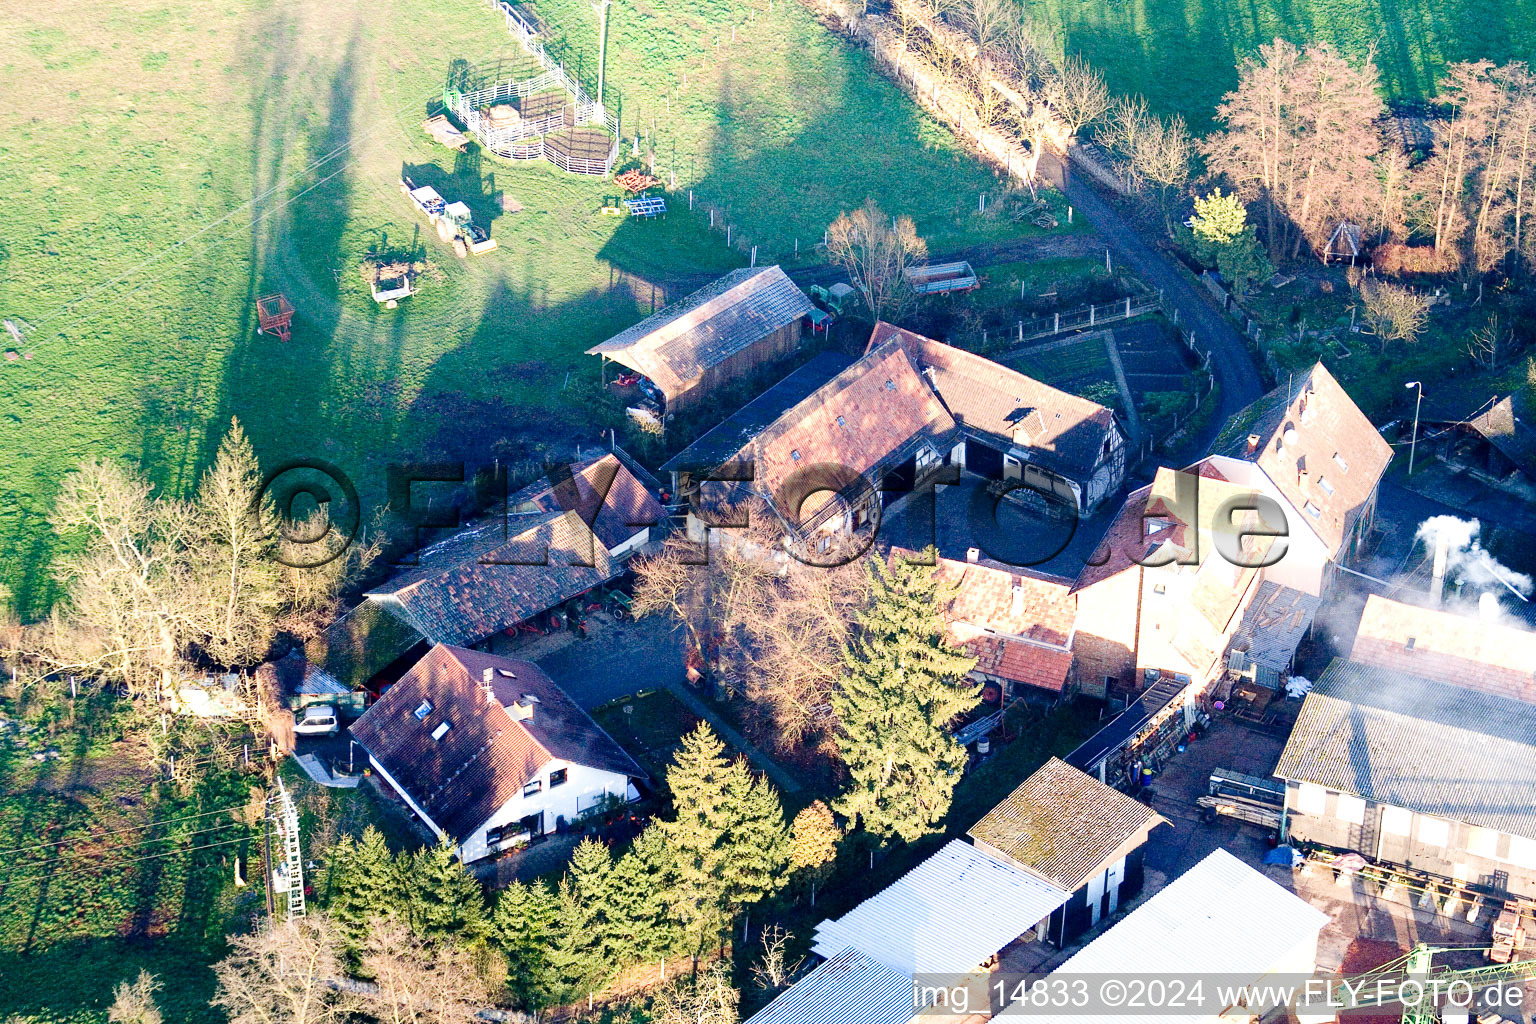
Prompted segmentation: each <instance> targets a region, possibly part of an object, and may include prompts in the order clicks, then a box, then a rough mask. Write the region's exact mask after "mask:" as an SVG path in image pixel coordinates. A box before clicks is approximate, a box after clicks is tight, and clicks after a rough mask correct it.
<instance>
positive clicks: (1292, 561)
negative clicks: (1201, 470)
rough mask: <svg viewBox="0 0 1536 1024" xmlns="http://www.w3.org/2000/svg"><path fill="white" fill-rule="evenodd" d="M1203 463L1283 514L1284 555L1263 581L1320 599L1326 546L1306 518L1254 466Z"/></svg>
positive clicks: (1226, 460) (1216, 459) (1215, 459)
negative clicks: (1262, 496) (1285, 533)
mask: <svg viewBox="0 0 1536 1024" xmlns="http://www.w3.org/2000/svg"><path fill="white" fill-rule="evenodd" d="M1206 461H1207V462H1208V463H1210V465H1212V466H1213V467H1215V468H1216V469H1217V470H1218V471H1219V472H1220V473H1221V475H1222V476H1224V477H1226V478H1227V479H1228V480H1230V481H1232V482H1233V483H1235V484H1238V485H1240V486H1243V487H1252V488H1253V489H1254V490H1256V491H1258V492H1259V493H1260V494H1263V495H1264V496H1265V497H1266V498H1270V499H1271V500H1273V501H1275V502H1276V503H1277V504H1279V506H1280V508H1281V509H1282V510H1283V511H1284V512H1285V522H1286V527H1287V529H1288V531H1289V536H1288V537H1287V538H1286V550H1285V555H1284V556H1283V557H1282V558H1281V559H1280V560H1279V561H1278V562H1276V563H1275V564H1274V565H1271V566H1267V567H1265V569H1264V579H1266V580H1268V581H1269V582H1271V583H1276V584H1279V585H1280V586H1282V587H1290V588H1291V589H1293V590H1299V591H1301V592H1302V593H1304V594H1311V595H1312V596H1313V597H1319V596H1321V595H1322V592H1323V586H1324V585H1325V583H1326V582H1327V573H1328V563H1329V561H1330V559H1329V555H1328V546H1327V545H1326V544H1324V543H1323V540H1322V538H1321V537H1319V536H1318V535H1317V531H1316V530H1315V529H1313V527H1312V521H1311V520H1310V519H1309V518H1308V517H1307V514H1306V513H1305V512H1303V511H1302V510H1301V509H1299V508H1296V507H1295V506H1294V505H1292V504H1291V503H1290V502H1289V501H1288V500H1286V497H1285V495H1284V494H1281V493H1280V489H1279V488H1278V487H1276V486H1275V482H1274V481H1273V480H1271V479H1270V478H1269V476H1268V474H1266V473H1265V472H1264V471H1263V470H1262V469H1260V468H1259V467H1258V466H1256V465H1254V464H1253V463H1251V462H1244V461H1243V460H1242V459H1234V458H1231V457H1229V456H1226V455H1212V456H1211V457H1210V458H1208V459H1207V460H1206Z"/></svg>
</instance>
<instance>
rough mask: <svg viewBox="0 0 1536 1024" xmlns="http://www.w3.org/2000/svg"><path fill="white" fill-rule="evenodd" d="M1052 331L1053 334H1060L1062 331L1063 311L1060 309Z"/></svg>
mask: <svg viewBox="0 0 1536 1024" xmlns="http://www.w3.org/2000/svg"><path fill="white" fill-rule="evenodd" d="M1051 333H1052V334H1060V333H1061V312H1060V311H1059V310H1058V311H1057V313H1056V323H1055V324H1054V325H1053V326H1052V327H1051Z"/></svg>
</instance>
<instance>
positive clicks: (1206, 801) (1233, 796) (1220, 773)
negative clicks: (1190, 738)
mask: <svg viewBox="0 0 1536 1024" xmlns="http://www.w3.org/2000/svg"><path fill="white" fill-rule="evenodd" d="M1195 804H1196V805H1197V806H1198V807H1200V808H1201V809H1202V810H1203V812H1204V813H1203V815H1202V817H1204V818H1205V820H1206V821H1207V822H1212V821H1215V820H1216V818H1217V817H1218V816H1222V815H1224V816H1226V817H1229V818H1236V819H1237V820H1238V821H1246V822H1247V823H1248V824H1250V825H1258V826H1259V827H1260V828H1266V829H1269V830H1271V831H1276V832H1277V831H1279V829H1280V820H1281V818H1282V817H1283V816H1284V814H1285V787H1284V786H1283V785H1281V784H1280V783H1278V782H1276V781H1274V780H1273V779H1261V778H1259V777H1258V776H1255V775H1244V774H1243V773H1242V772H1234V771H1230V770H1229V769H1226V768H1217V769H1216V770H1215V771H1213V772H1211V777H1210V779H1209V781H1208V782H1207V784H1206V794H1205V795H1204V796H1202V797H1200V799H1198V800H1196V801H1195Z"/></svg>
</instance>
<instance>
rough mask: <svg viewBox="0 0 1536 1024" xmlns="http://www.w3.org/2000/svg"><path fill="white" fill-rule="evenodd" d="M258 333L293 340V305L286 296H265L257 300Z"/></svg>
mask: <svg viewBox="0 0 1536 1024" xmlns="http://www.w3.org/2000/svg"><path fill="white" fill-rule="evenodd" d="M256 333H257V334H275V335H277V336H278V337H279V338H281V339H283V340H284V341H289V340H292V338H293V303H291V302H289V301H288V298H287V296H284V295H263V296H262V297H261V298H259V299H257V300H256Z"/></svg>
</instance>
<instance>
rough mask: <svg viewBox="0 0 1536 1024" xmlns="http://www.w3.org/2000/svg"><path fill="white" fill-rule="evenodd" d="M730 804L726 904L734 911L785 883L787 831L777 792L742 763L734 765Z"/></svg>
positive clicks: (729, 782) (730, 777) (729, 785)
mask: <svg viewBox="0 0 1536 1024" xmlns="http://www.w3.org/2000/svg"><path fill="white" fill-rule="evenodd" d="M726 800H727V807H728V808H729V809H730V812H731V822H730V833H729V841H730V848H731V856H730V857H729V858H728V859H727V860H726V862H725V864H724V869H725V872H724V877H725V883H726V887H725V906H726V909H727V910H729V911H733V912H734V911H736V910H738V909H740V908H741V907H745V906H750V905H751V904H753V903H756V902H757V901H758V900H760V899H762V898H763V897H765V896H768V895H770V894H772V893H774V892H776V891H778V889H779V888H781V887H782V886H783V884H784V883H785V881H787V874H786V871H785V869H786V868H787V866H788V864H789V832H788V830H787V829H786V828H785V827H784V808H783V806H782V805H781V804H780V803H779V795H778V793H777V792H775V791H774V789H773V787H772V786H771V785H770V784H769V783H768V780H767V779H764V778H761V777H759V776H758V775H756V774H755V773H753V772H752V771H750V770H749V769H748V768H747V765H746V762H745V761H743V760H737V761H735V762H733V763H732V765H731V770H730V773H729V774H728V776H727V788H726Z"/></svg>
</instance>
